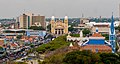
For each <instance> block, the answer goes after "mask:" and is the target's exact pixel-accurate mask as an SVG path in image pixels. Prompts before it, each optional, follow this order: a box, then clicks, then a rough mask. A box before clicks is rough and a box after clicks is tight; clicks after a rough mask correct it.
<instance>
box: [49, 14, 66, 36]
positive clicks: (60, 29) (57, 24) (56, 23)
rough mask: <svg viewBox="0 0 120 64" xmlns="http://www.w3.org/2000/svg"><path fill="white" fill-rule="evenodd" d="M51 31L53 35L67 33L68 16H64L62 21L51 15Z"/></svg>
mask: <svg viewBox="0 0 120 64" xmlns="http://www.w3.org/2000/svg"><path fill="white" fill-rule="evenodd" d="M51 33H52V34H55V35H62V34H67V33H68V17H67V16H65V19H64V21H62V20H55V17H54V16H52V19H51Z"/></svg>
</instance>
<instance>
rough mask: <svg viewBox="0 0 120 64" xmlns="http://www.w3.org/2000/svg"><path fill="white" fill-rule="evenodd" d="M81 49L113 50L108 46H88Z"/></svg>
mask: <svg viewBox="0 0 120 64" xmlns="http://www.w3.org/2000/svg"><path fill="white" fill-rule="evenodd" d="M81 49H98V50H111V47H109V46H107V45H86V46H82V47H81Z"/></svg>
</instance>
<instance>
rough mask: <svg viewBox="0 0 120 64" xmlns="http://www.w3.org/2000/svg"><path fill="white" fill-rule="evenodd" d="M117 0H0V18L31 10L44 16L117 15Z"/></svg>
mask: <svg viewBox="0 0 120 64" xmlns="http://www.w3.org/2000/svg"><path fill="white" fill-rule="evenodd" d="M119 4H120V1H119V0H12V1H7V0H0V8H1V11H0V18H13V17H14V18H16V17H17V16H19V15H21V14H23V13H25V12H31V13H35V14H40V15H44V16H46V17H51V16H52V15H54V16H55V17H64V16H66V15H67V16H69V17H82V15H84V17H100V16H102V17H111V15H112V12H114V16H115V17H118V16H119Z"/></svg>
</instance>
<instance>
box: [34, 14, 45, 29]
mask: <svg viewBox="0 0 120 64" xmlns="http://www.w3.org/2000/svg"><path fill="white" fill-rule="evenodd" d="M32 25H34V26H42V27H43V28H45V27H46V24H45V16H40V15H38V16H33V22H32Z"/></svg>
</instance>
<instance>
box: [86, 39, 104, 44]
mask: <svg viewBox="0 0 120 64" xmlns="http://www.w3.org/2000/svg"><path fill="white" fill-rule="evenodd" d="M87 44H91V45H104V44H105V40H104V39H90V40H89V42H88V43H87Z"/></svg>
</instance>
